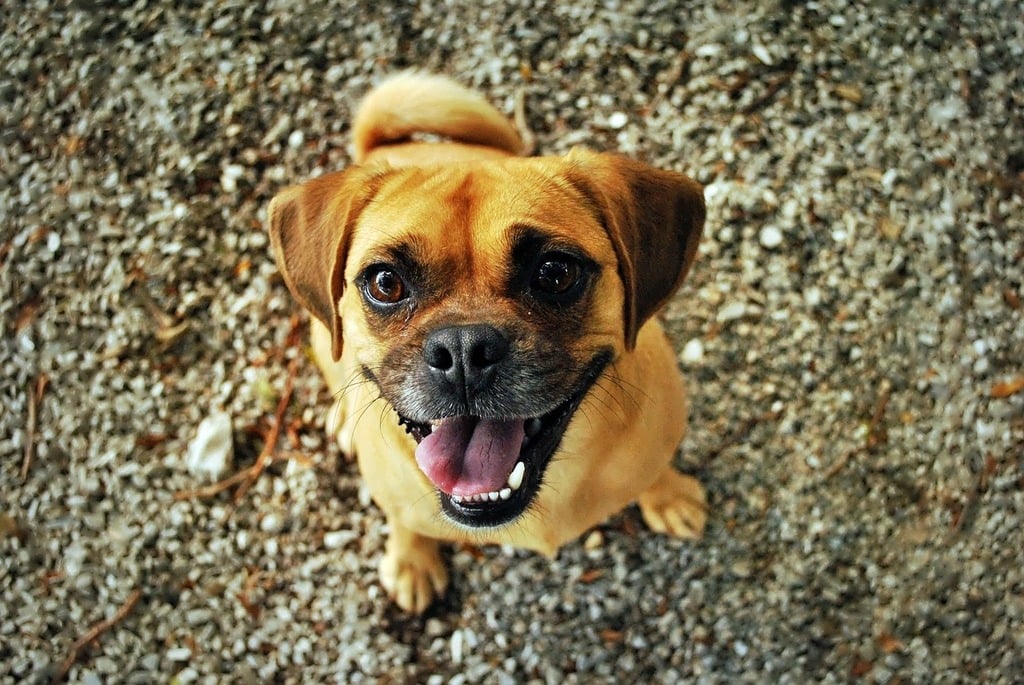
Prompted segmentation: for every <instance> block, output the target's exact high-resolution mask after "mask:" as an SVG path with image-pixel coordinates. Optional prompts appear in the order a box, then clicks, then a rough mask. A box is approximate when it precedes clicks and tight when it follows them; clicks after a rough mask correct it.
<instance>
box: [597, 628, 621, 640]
mask: <svg viewBox="0 0 1024 685" xmlns="http://www.w3.org/2000/svg"><path fill="white" fill-rule="evenodd" d="M598 635H600V636H601V639H602V640H604V641H605V642H621V641H622V638H623V635H624V633H623V632H622V631H621V630H615V629H614V628H605V629H604V630H602V631H601V632H600V633H598Z"/></svg>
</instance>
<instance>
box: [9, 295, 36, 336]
mask: <svg viewBox="0 0 1024 685" xmlns="http://www.w3.org/2000/svg"><path fill="white" fill-rule="evenodd" d="M41 305H42V300H41V299H40V298H39V296H38V295H33V296H32V297H30V298H28V300H26V301H25V302H24V303H23V304H22V305H21V309H19V310H18V313H17V315H15V317H14V332H15V333H21V332H22V331H23V330H25V329H26V328H27V327H28V326H30V325H31V324H32V322H33V321H35V320H36V314H38V313H39V307H40V306H41Z"/></svg>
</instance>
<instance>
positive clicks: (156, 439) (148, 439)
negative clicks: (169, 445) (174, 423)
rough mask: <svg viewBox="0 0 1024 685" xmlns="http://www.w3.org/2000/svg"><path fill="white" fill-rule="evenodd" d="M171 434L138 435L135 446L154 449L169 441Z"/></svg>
mask: <svg viewBox="0 0 1024 685" xmlns="http://www.w3.org/2000/svg"><path fill="white" fill-rule="evenodd" d="M169 437H170V436H168V435H167V433H145V434H143V435H139V436H136V438H135V446H136V447H140V448H142V449H144V450H148V449H153V448H154V447H159V446H160V445H162V444H164V443H165V442H167V440H168V439H169Z"/></svg>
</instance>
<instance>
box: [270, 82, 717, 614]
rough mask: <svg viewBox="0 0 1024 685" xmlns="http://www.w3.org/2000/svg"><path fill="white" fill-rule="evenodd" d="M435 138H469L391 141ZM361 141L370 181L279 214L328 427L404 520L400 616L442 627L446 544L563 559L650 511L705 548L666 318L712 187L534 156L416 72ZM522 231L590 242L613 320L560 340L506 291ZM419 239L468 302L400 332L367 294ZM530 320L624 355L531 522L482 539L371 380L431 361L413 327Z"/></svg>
mask: <svg viewBox="0 0 1024 685" xmlns="http://www.w3.org/2000/svg"><path fill="white" fill-rule="evenodd" d="M410 103H412V104H410ZM407 107H411V109H412V112H413V113H410V111H409V110H407V109H406V108H407ZM415 132H430V133H440V134H442V135H445V136H447V137H449V138H452V139H453V141H455V142H444V143H424V142H399V143H398V144H394V145H388V144H386V143H387V141H407V140H408V137H409V136H410V135H411V134H412V133H415ZM354 137H355V148H356V152H357V157H358V158H359V159H360V160H361V161H362V165H361V166H360V167H354V168H353V169H351V170H348V171H346V172H341V173H339V174H333V175H329V176H328V177H323V178H321V179H317V181H315V182H312V183H311V184H307V185H306V186H301V187H299V188H298V189H289V190H286V191H284V192H283V193H282V194H281V195H280V196H279V197H278V198H276V199H275V201H274V202H273V203H272V205H271V208H270V231H271V236H272V241H273V245H274V249H275V254H276V257H277V259H278V263H279V265H280V266H281V269H282V272H283V273H284V275H285V280H286V282H287V283H288V285H289V287H290V288H291V289H292V290H293V292H295V293H296V296H297V298H298V299H299V301H300V302H301V303H303V304H304V305H305V306H307V308H309V309H310V311H311V312H312V313H313V314H314V316H315V320H314V321H313V323H312V349H313V354H314V357H315V359H316V360H317V364H318V365H319V366H320V369H321V371H322V372H323V374H324V377H325V378H326V381H327V385H328V388H329V390H330V392H331V394H332V396H334V397H337V398H339V399H338V404H337V405H336V406H334V407H332V408H331V410H330V414H329V423H328V429H329V430H330V431H331V432H332V433H333V434H335V435H336V437H337V440H338V443H339V445H340V446H341V448H342V450H343V451H344V452H346V453H347V454H349V455H353V454H354V455H355V456H356V457H357V458H358V461H359V467H360V470H361V472H362V474H363V476H364V478H365V479H366V483H367V485H368V486H369V489H370V491H371V493H372V494H373V498H374V500H375V502H376V503H377V504H378V506H380V508H381V509H382V510H383V511H384V513H385V515H386V516H387V519H388V523H389V526H390V537H389V540H388V544H387V549H386V550H385V553H384V556H383V559H382V561H381V564H380V573H381V580H382V583H383V585H384V587H385V588H386V589H387V591H388V593H389V594H390V595H391V596H392V597H393V598H394V600H395V601H396V602H397V603H398V605H399V606H401V607H402V608H403V609H405V610H407V611H412V612H417V613H418V612H422V611H423V610H424V609H425V608H426V607H427V606H428V605H429V604H430V603H431V601H432V600H433V599H434V598H435V597H437V596H438V595H440V594H441V593H443V592H444V589H445V587H446V586H447V582H448V580H447V571H446V570H445V567H444V564H443V562H442V560H441V557H440V555H439V551H438V543H439V541H441V540H448V541H456V542H469V543H473V544H482V543H498V544H511V545H514V546H517V547H522V548H526V549H531V550H536V551H538V552H540V553H543V554H547V555H553V554H555V552H556V551H557V550H558V548H559V547H560V546H562V545H563V544H565V543H566V542H569V541H571V540H573V539H575V538H577V537H578V536H579V535H580V534H582V533H583V532H585V531H586V530H587V529H588V528H590V527H592V526H594V525H595V524H598V523H600V522H601V521H603V520H605V519H606V518H607V517H608V516H610V515H612V514H614V513H616V512H617V511H619V510H621V509H622V508H623V507H625V506H627V505H628V504H630V503H631V502H639V505H640V509H641V513H642V515H643V517H644V519H645V521H646V522H647V523H648V525H650V526H651V528H652V529H654V530H656V531H659V532H665V533H668V534H671V535H674V536H677V537H684V538H694V537H698V536H699V535H700V534H701V531H702V530H703V527H704V522H705V517H706V511H705V499H704V493H703V489H702V488H701V486H700V485H699V483H698V482H697V481H696V480H694V479H693V478H692V477H689V476H684V475H682V474H679V473H677V472H676V471H675V470H674V468H673V467H672V464H671V462H672V457H673V455H674V453H675V450H676V449H677V447H678V445H679V442H680V440H681V439H682V437H683V433H684V430H685V425H686V404H685V395H684V388H683V382H682V377H681V375H680V374H679V371H678V368H677V365H676V358H675V354H674V352H673V349H672V347H671V345H670V344H669V342H668V340H667V339H666V337H665V334H664V333H663V331H662V329H661V326H660V325H659V324H658V322H657V320H656V319H655V318H653V317H652V314H653V313H654V311H655V310H656V309H657V308H658V307H660V305H661V304H662V303H663V302H664V300H665V299H666V298H667V297H668V296H669V295H670V294H671V291H672V290H674V289H675V287H676V286H678V284H679V282H680V281H681V280H682V278H683V276H685V273H686V270H687V269H688V267H689V264H690V262H691V261H692V259H693V258H694V255H695V252H696V242H697V239H698V238H699V234H700V229H701V225H702V224H703V219H704V215H703V200H702V198H701V194H700V187H699V186H698V185H697V184H696V183H694V182H693V181H691V180H689V179H687V178H686V177H684V176H682V175H681V174H674V173H672V172H662V171H658V170H655V169H651V168H649V167H645V166H643V165H640V164H638V163H636V162H632V161H630V160H625V159H623V158H618V157H614V156H610V155H599V154H595V153H591V152H587V151H583V150H579V151H574V152H573V153H572V154H570V155H569V156H568V157H565V158H554V157H550V158H531V159H522V158H514V157H513V156H511V154H510V153H511V152H513V151H515V150H516V149H517V146H516V144H517V141H518V136H515V131H514V129H513V128H512V127H511V125H510V124H508V122H507V121H505V120H504V118H502V117H501V115H500V114H498V112H497V111H496V110H494V109H493V108H491V107H490V106H489V105H487V104H486V103H485V102H484V101H483V100H482V99H481V98H480V97H479V96H478V95H476V94H474V93H471V92H470V91H467V90H465V89H463V88H461V87H460V86H457V85H455V84H453V83H451V82H450V81H447V80H446V79H441V78H439V77H425V76H415V75H403V76H401V77H398V78H397V79H395V80H392V81H390V82H387V83H385V84H384V85H382V86H381V87H380V88H379V89H378V90H377V91H374V92H373V93H371V94H370V95H369V96H368V98H367V100H366V102H365V104H364V105H363V107H362V109H361V110H360V114H359V117H358V118H357V120H356V122H355V124H354ZM458 141H462V142H458ZM655 195H656V196H657V197H654V196H655ZM371 197H372V199H368V198H371ZM667 224H671V226H667ZM522 225H527V226H538V227H541V228H543V229H544V230H545V231H546V232H548V233H550V234H551V235H554V236H556V237H557V236H563V237H564V238H565V240H571V241H573V244H577V245H579V246H580V247H581V248H582V249H584V250H585V251H586V253H587V255H588V256H589V258H591V259H592V260H594V262H595V263H596V264H597V265H598V268H599V276H598V277H596V280H595V283H594V285H593V288H594V292H593V296H592V297H593V305H592V306H591V307H590V310H589V311H588V312H587V317H586V319H585V322H584V323H583V324H582V325H581V326H580V328H579V330H573V331H572V334H571V336H568V337H566V336H567V334H566V332H565V331H564V330H558V328H557V327H556V329H552V330H550V331H546V330H543V325H547V324H541V323H538V322H537V320H534V319H533V318H531V316H532V314H531V313H529V312H526V313H524V312H523V311H522V309H521V308H519V307H518V305H517V304H516V302H514V301H513V300H512V299H510V298H509V297H508V296H507V295H506V294H505V292H504V290H502V285H501V284H502V283H503V281H502V278H504V276H503V274H505V273H507V271H508V266H507V263H506V262H507V260H508V253H507V249H508V240H509V238H508V236H509V230H510V228H509V227H510V226H522ZM673 227H674V228H673ZM299 236H302V237H299ZM403 237H407V238H410V239H413V240H414V241H415V244H416V245H417V246H418V248H419V249H420V250H421V252H422V253H423V254H424V255H426V259H428V260H429V262H430V263H431V264H436V265H442V264H444V265H451V266H449V267H446V268H450V269H451V270H450V271H449V272H447V275H446V279H445V280H446V282H447V283H450V294H449V295H448V296H447V297H446V299H445V300H444V301H443V302H439V303H435V304H433V305H432V306H430V307H426V306H425V307H423V309H422V310H419V309H417V310H416V312H415V313H414V314H413V317H414V319H415V321H414V326H413V327H411V328H409V329H408V330H407V329H405V328H402V329H396V330H394V331H390V332H389V333H388V334H386V335H385V334H383V333H382V331H381V330H380V329H379V325H380V324H379V323H378V324H374V323H373V322H372V321H371V320H370V318H369V317H368V316H367V314H366V310H365V305H364V304H363V302H362V301H361V299H360V294H359V292H358V289H357V288H356V287H355V283H356V280H357V277H358V275H359V272H360V270H361V269H362V268H364V267H365V266H366V263H367V262H368V261H373V259H379V256H378V255H377V252H378V251H379V249H380V246H381V245H382V244H384V243H387V242H388V241H394V240H396V239H398V238H403ZM652 241H653V242H652ZM653 244H656V245H658V246H663V247H658V249H653V248H652V247H651V245H653ZM312 246H315V247H312ZM438 268H440V266H439V267H438ZM331 302H333V303H334V304H333V307H332V305H331ZM517 312H518V313H517ZM523 317H525V318H523ZM512 319H515V325H517V326H519V327H520V329H522V330H524V331H527V332H528V333H530V335H536V336H537V337H538V338H545V339H559V340H562V339H563V338H565V342H564V348H565V351H566V353H567V354H568V355H570V356H571V357H572V358H573V359H577V360H580V361H581V362H582V361H584V360H586V359H588V358H589V357H590V356H591V355H593V354H594V351H595V350H610V351H612V352H613V353H614V359H613V361H612V363H611V364H610V365H608V366H607V368H606V369H605V371H604V373H603V374H602V376H601V377H600V378H599V380H598V381H597V382H596V383H595V385H594V386H593V387H592V388H591V390H590V391H589V393H588V394H587V395H586V397H585V398H584V400H583V402H582V405H581V406H580V408H579V409H578V410H577V412H576V414H575V416H574V418H573V420H572V421H571V423H570V424H569V426H568V429H567V430H566V431H565V433H564V435H563V437H562V442H561V444H560V447H559V448H558V450H557V451H556V453H555V455H554V456H553V458H552V459H551V461H550V463H549V464H548V466H547V468H546V471H545V477H544V485H543V486H542V487H541V488H540V490H539V492H538V493H537V495H536V498H535V499H534V501H533V503H532V505H531V506H530V508H529V509H528V510H527V511H526V512H525V513H524V514H523V515H521V516H520V517H519V518H518V519H516V520H515V521H512V522H511V523H508V524H505V525H501V526H495V527H484V528H480V527H469V526H465V525H461V524H457V523H454V522H453V521H451V520H450V519H448V518H447V517H446V516H445V515H444V514H443V512H442V511H441V509H440V507H439V504H438V498H437V494H436V491H435V488H434V485H433V484H432V483H431V482H430V481H429V480H428V479H427V477H426V476H425V475H424V473H423V472H422V471H421V470H420V469H419V467H418V466H417V464H416V461H415V460H414V458H413V452H414V449H415V442H414V441H413V439H412V438H411V437H409V435H407V434H406V433H405V431H404V430H403V429H402V428H401V427H400V426H399V424H398V422H397V420H396V415H395V412H394V410H393V408H392V406H391V404H390V403H389V400H388V399H385V398H383V397H382V396H381V394H382V393H381V389H380V388H379V387H377V386H376V385H374V384H373V383H371V382H369V381H367V380H365V379H364V378H363V376H364V375H365V374H364V373H362V372H361V370H362V369H366V368H369V369H376V368H379V367H380V365H381V361H382V359H383V358H384V355H385V354H388V353H394V352H395V351H402V350H403V348H402V346H403V345H410V346H412V347H411V348H410V349H414V348H415V344H418V341H419V338H417V337H416V335H417V334H416V333H414V332H413V329H416V330H420V329H422V330H430V329H431V328H432V327H434V326H436V325H438V324H439V323H443V322H450V321H457V322H476V321H482V322H487V323H492V322H493V323H495V324H496V325H497V324H499V323H501V322H505V321H510V320H512ZM389 325H390V324H389ZM538 327H540V328H538ZM517 330H519V329H517ZM403 358H404V357H403ZM566 392H568V389H566Z"/></svg>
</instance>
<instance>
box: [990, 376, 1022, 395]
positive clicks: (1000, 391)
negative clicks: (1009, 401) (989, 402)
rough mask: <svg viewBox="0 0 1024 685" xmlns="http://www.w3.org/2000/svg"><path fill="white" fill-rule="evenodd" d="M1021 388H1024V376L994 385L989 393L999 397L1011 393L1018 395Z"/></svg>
mask: <svg viewBox="0 0 1024 685" xmlns="http://www.w3.org/2000/svg"><path fill="white" fill-rule="evenodd" d="M1021 390H1024V376H1017V377H1016V378H1013V379H1011V380H1008V381H1004V382H1002V383H996V384H995V385H993V386H992V391H991V392H990V393H989V395H990V396H991V397H995V398H997V399H1003V398H1006V397H1009V396H1011V395H1016V394H1017V393H1019V392H1020V391H1021Z"/></svg>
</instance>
